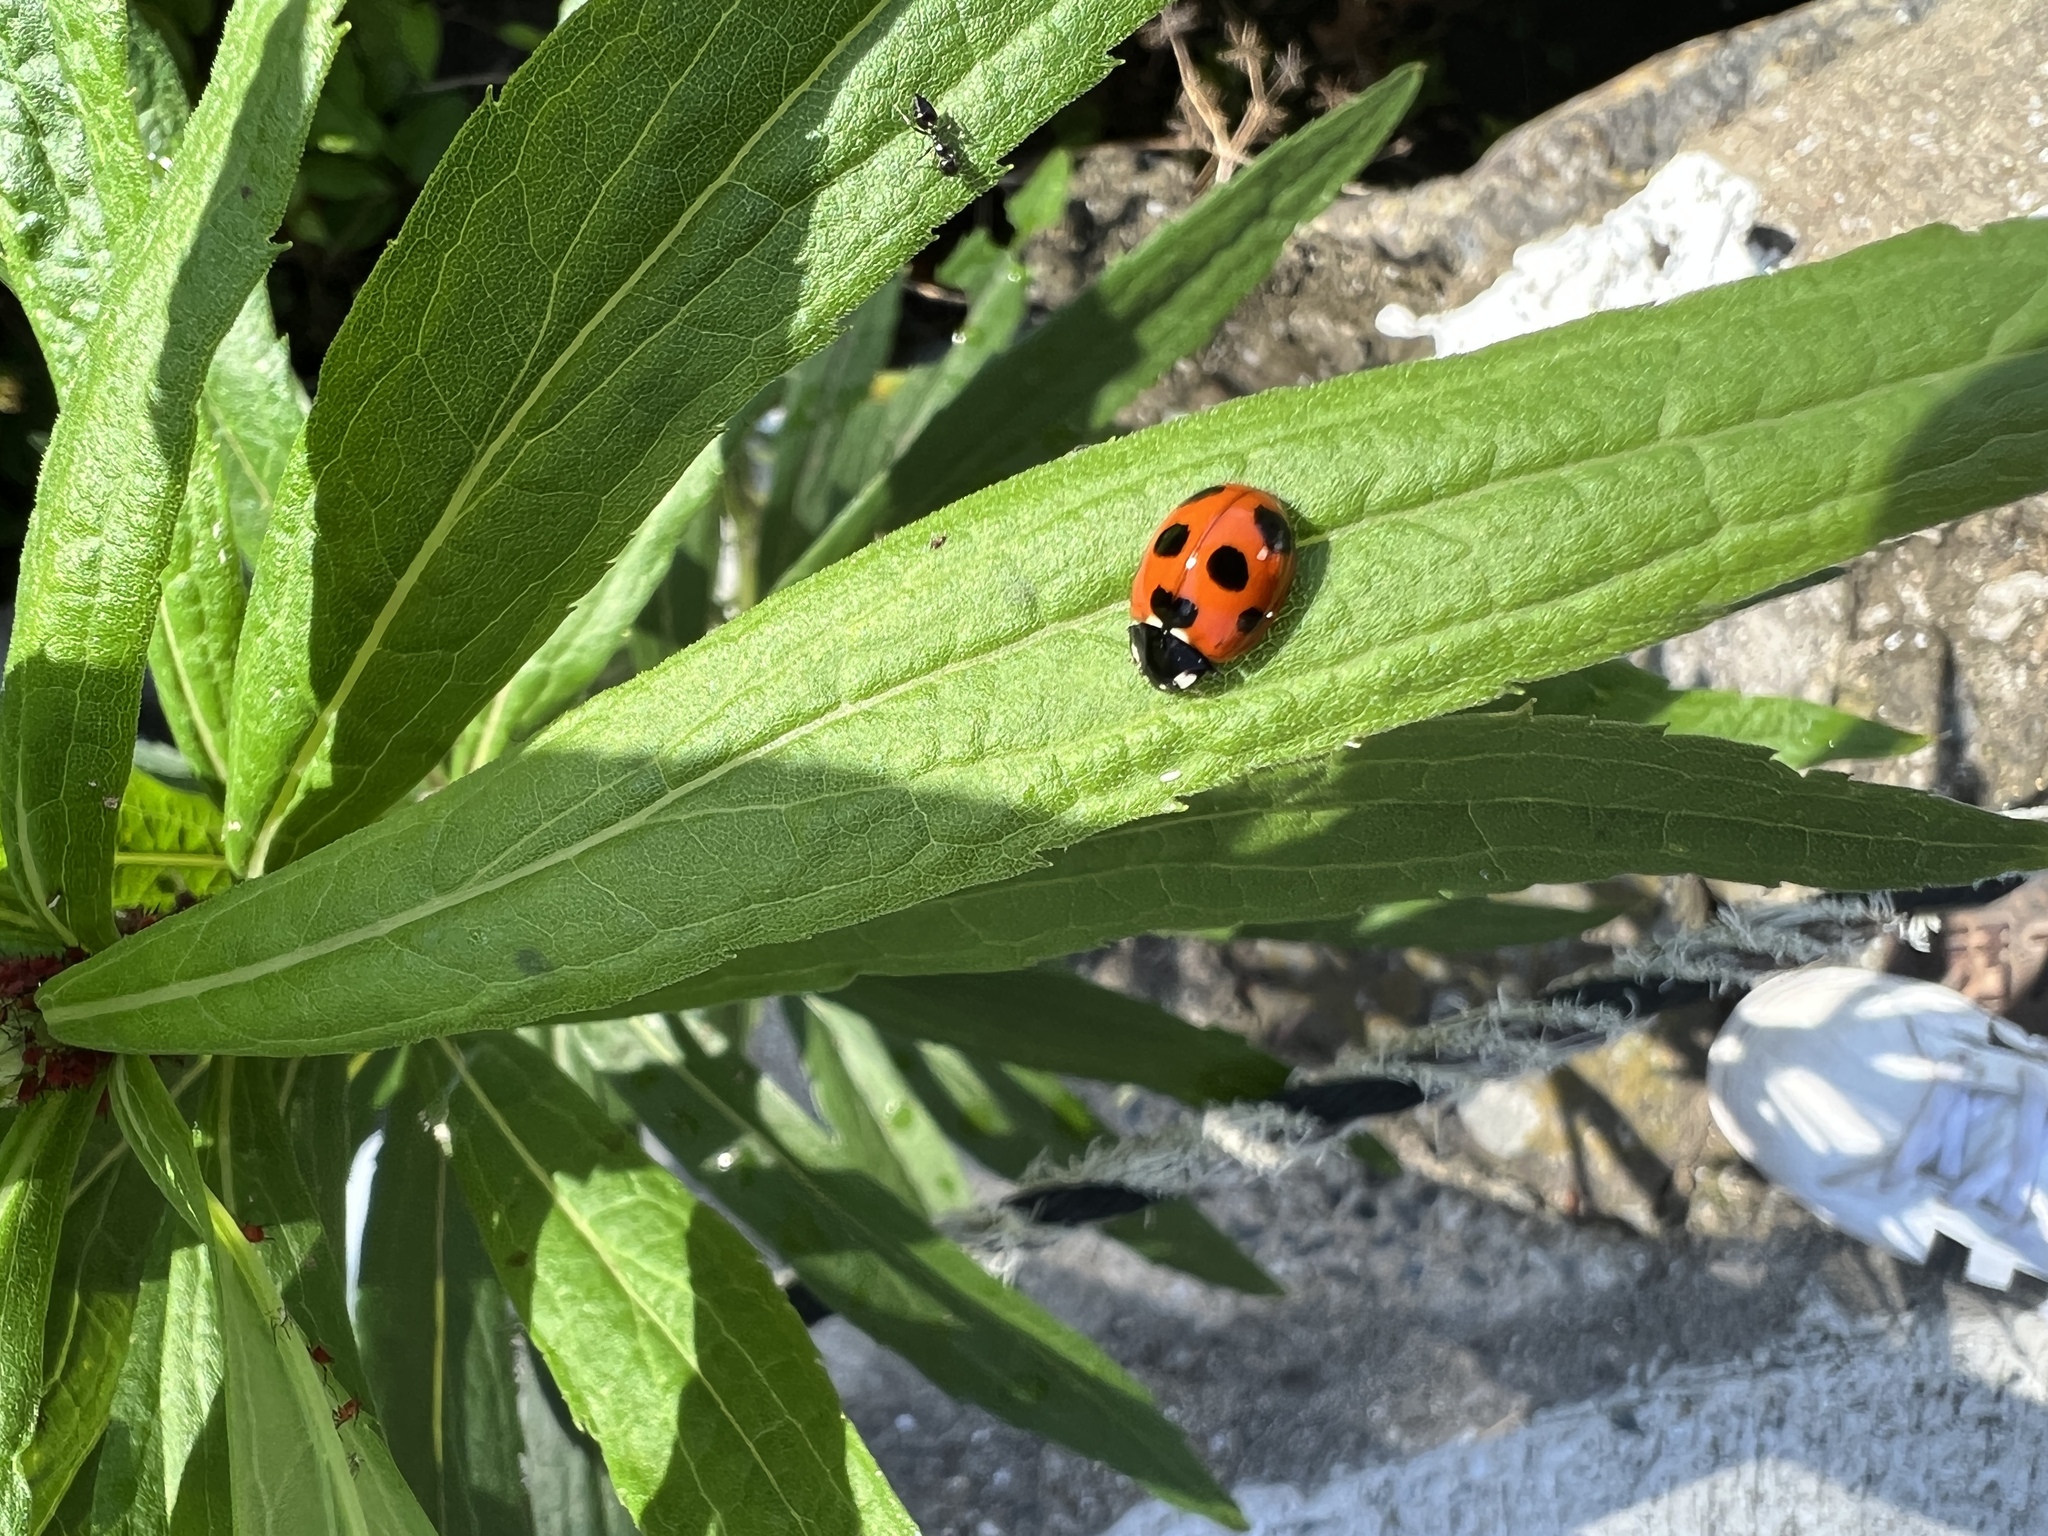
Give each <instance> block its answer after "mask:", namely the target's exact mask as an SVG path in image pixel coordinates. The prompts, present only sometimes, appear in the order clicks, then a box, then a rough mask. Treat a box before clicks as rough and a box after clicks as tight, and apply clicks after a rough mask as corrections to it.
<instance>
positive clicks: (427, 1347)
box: [356, 1073, 534, 1536]
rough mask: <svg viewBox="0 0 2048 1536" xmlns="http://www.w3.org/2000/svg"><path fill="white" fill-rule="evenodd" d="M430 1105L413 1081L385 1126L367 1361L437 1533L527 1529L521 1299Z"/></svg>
mask: <svg viewBox="0 0 2048 1536" xmlns="http://www.w3.org/2000/svg"><path fill="white" fill-rule="evenodd" d="M421 1075H422V1076H423V1075H424V1074H423V1073H422V1074H421ZM426 1107H427V1105H426V1099H425V1096H424V1095H423V1094H422V1093H421V1092H420V1091H419V1090H418V1088H417V1087H416V1086H411V1085H409V1086H408V1087H406V1088H405V1089H402V1090H401V1091H400V1093H399V1095H398V1097H397V1098H396V1099H394V1100H393V1101H392V1104H391V1113H390V1114H389V1116H387V1117H386V1120H385V1124H384V1145H383V1147H382V1149H381V1150H380V1151H379V1152H378V1154H377V1175H376V1179H375V1181H374V1182H373V1183H372V1185H371V1187H370V1207H369V1215H368V1217H367V1219H366V1221H365V1223H364V1227H363V1259H362V1272H361V1278H360V1281H359V1286H360V1289H359V1292H358V1299H357V1302H356V1318H357V1321H358V1323H359V1325H360V1326H361V1328H362V1334H363V1356H364V1363H365V1364H366V1365H367V1366H368V1368H369V1372H370V1376H371V1379H372V1380H373V1381H374V1383H375V1385H376V1391H377V1401H378V1402H379V1403H380V1404H382V1405H383V1423H384V1430H385V1433H386V1434H387V1435H388V1436H389V1437H390V1442H391V1448H392V1455H393V1457H394V1459H395V1460H396V1461H397V1463H398V1467H399V1470H400V1471H401V1472H403V1473H404V1474H405V1480H406V1482H407V1483H408V1484H409V1485H410V1486H411V1488H412V1491H413V1494H414V1495H415V1496H416V1497H417V1498H418V1499H419V1501H420V1507H421V1508H423V1509H425V1510H426V1511H427V1512H428V1514H429V1515H430V1516H431V1517H432V1519H433V1521H434V1527H435V1529H436V1530H437V1531H439V1532H440V1536H520V1533H531V1532H533V1530H534V1520H533V1515H532V1512H531V1511H530V1510H529V1508H528V1506H527V1494H526V1489H525V1487H524V1486H523V1485H522V1484H521V1481H520V1471H519V1468H520V1459H521V1443H522V1442H521V1433H520V1421H519V1414H518V1403H517V1393H516V1388H515V1386H514V1382H513V1376H512V1308H511V1303H510V1302H509V1301H507V1300H506V1297H505V1292H504V1291H503V1289H501V1288H500V1286H499V1285H498V1279H497V1276H496V1275H495V1274H494V1273H493V1272H492V1269H491V1261H490V1256H489V1255H488V1254H486V1253H485V1252H484V1246H483V1239H482V1238H481V1237H479V1236H478V1234H477V1230H476V1223H475V1222H474V1221H472V1220H471V1218H470V1214H469V1207H468V1206H467V1205H466V1204H464V1203H463V1199H462V1195H461V1192H460V1191H459V1190H458V1189H457V1188H456V1187H455V1174H454V1170H453V1169H451V1168H450V1167H449V1165H448V1159H447V1158H446V1157H445V1156H443V1155H442V1153H441V1149H440V1148H439V1147H438V1146H436V1145H435V1143H434V1138H433V1136H432V1135H431V1134H430V1133H429V1132H428V1129H427V1126H426V1124H425V1122H424V1121H423V1119H422V1115H423V1114H424V1112H425V1110H426Z"/></svg>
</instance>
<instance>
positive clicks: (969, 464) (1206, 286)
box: [785, 65, 1422, 581]
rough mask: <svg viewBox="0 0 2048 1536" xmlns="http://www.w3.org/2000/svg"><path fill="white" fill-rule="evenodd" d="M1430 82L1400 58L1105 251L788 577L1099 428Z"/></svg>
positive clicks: (1268, 264) (1249, 278)
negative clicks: (1071, 293)
mask: <svg viewBox="0 0 2048 1536" xmlns="http://www.w3.org/2000/svg"><path fill="white" fill-rule="evenodd" d="M1421 81H1422V71H1421V69H1420V67H1419V66H1416V65H1407V66H1404V67H1403V68H1401V69H1397V70H1395V71H1394V72H1393V73H1392V74H1390V75H1388V76H1387V77H1386V78H1385V79H1383V80H1381V81H1379V82H1378V83H1377V84H1376V85H1374V86H1373V87H1372V89H1370V90H1369V91H1366V92H1365V93H1364V94H1363V95H1361V96H1358V97H1356V98H1354V99H1353V100H1351V101H1349V102H1347V103H1345V104H1344V105H1343V106H1341V107H1338V108H1337V109H1336V110H1334V111H1332V112H1330V113H1328V114H1326V115H1325V116H1323V117H1321V118H1318V119H1317V120H1316V121H1315V122H1313V123H1311V124H1309V126H1308V127H1306V128H1303V129H1302V130H1301V131H1300V132H1298V133H1295V134H1292V135H1290V136H1289V137H1287V138H1285V139H1283V140H1281V141H1280V142H1279V143H1278V144H1276V145H1274V146H1273V147H1272V148H1271V149H1268V150H1267V151H1266V152H1265V153H1264V154H1262V155H1260V156H1259V158H1258V159H1257V160H1255V161H1253V162H1252V164H1251V166H1250V168H1249V169H1247V170H1246V171H1245V172H1243V174H1241V175H1239V176H1236V177H1234V178H1232V179H1231V180H1230V181H1229V182H1227V183H1225V184H1224V185H1222V186H1219V187H1216V188H1215V189H1213V190H1212V191H1211V192H1210V193H1209V194H1208V195H1207V196H1206V197H1204V198H1202V199H1201V200H1200V201H1199V202H1197V203H1196V204H1195V205H1194V207H1192V208H1190V209H1189V210H1188V211H1187V212H1186V213H1185V214H1183V215H1182V216H1181V217H1179V218H1178V219H1175V220H1174V221H1173V222H1171V223H1169V224H1167V225H1165V226H1163V227H1162V228H1160V229H1159V230H1158V231H1157V232H1155V233H1154V234H1153V235H1152V236H1151V237H1150V238H1149V239H1147V240H1146V241H1145V243H1144V244H1142V245H1140V246H1139V247H1138V248H1137V249H1136V250H1133V251H1131V252H1130V253H1129V254H1128V255H1126V256H1124V257H1122V258H1120V259H1119V260H1117V261H1115V262H1112V263H1111V264H1110V266H1109V269H1108V270H1107V271H1105V272H1104V273H1103V274H1102V277H1101V278H1100V279H1099V280H1098V281H1097V282H1095V283H1094V284H1092V285H1091V286H1090V287H1088V288H1086V289H1084V290H1083V291H1082V292H1081V294H1080V295H1079V296H1078V297H1077V298H1076V299H1075V300H1074V301H1073V302H1072V303H1070V304H1068V305H1066V306H1065V307H1064V308H1062V309H1061V310H1060V311H1059V312H1058V313H1057V314H1055V315H1053V316H1052V318H1051V319H1049V320H1047V321H1046V323H1045V324H1043V325H1041V326H1039V327H1038V329H1037V330H1035V331H1033V332H1032V333H1031V334H1030V335H1029V336H1027V337H1026V338H1025V339H1024V340H1023V341H1022V342H1020V343H1018V345H1017V346H1015V347H1013V348H1012V349H1011V350H1010V351H1009V352H1008V353H1006V354H1005V355H1004V356H1003V357H1001V358H999V359H997V360H996V361H995V362H993V363H991V364H990V365H989V366H988V367H987V368H986V369H984V370H982V371H981V372H980V373H979V374H978V375H977V376H976V377H975V379H974V381H973V382H972V383H970V384H968V385H967V386H966V387H965V388H964V389H963V390H962V391H961V392H960V394H959V396H958V397H957V398H956V399H954V400H952V401H951V402H950V403H948V404H947V406H946V407H945V409H944V410H942V411H940V412H938V413H937V414H936V415H935V416H934V417H933V418H932V420H931V423H930V425H929V426H927V427H926V428H925V429H924V431H923V432H922V433H921V434H920V435H919V436H918V438H917V440H916V441H915V442H914V443H913V444H911V445H910V446H909V447H908V448H907V449H906V450H905V451H904V453H903V454H902V456H901V457H900V458H898V459H897V460H896V462H895V463H894V464H893V465H892V466H890V468H889V470H888V472H887V474H886V476H885V477H884V479H883V480H882V481H881V482H880V483H878V484H876V485H873V486H870V487H869V488H867V489H866V490H864V491H863V492H862V493H861V495H860V497H859V498H858V499H857V500H856V501H854V502H853V503H852V504H851V505H849V506H848V507H847V508H846V509H845V511H843V512H842V513H841V514H840V515H839V516H838V517H837V518H835V519H834V520H833V523H832V525H831V526H830V527H829V528H828V529H826V531H825V532H824V533H823V534H822V535H821V536H820V537H819V539H818V541H817V542H816V543H815V544H814V545H812V546H811V548H809V549H808V550H806V551H805V552H804V555H803V558H802V559H801V560H799V561H798V562H797V563H796V564H795V565H793V566H792V567H791V569H790V571H789V573H788V576H787V577H786V578H785V579H786V580H789V581H794V580H797V579H800V578H801V577H804V576H808V575H810V574H811V573H812V572H814V571H818V570H822V569H823V568H824V567H825V566H826V565H829V564H830V563H831V562H832V561H834V560H837V559H840V558H841V557H843V556H845V555H848V554H851V553H852V552H853V551H854V550H856V549H858V548H859V547H860V546H861V545H862V544H863V543H865V542H866V541H867V540H868V538H869V537H871V536H872V535H873V534H874V533H875V532H876V530H878V529H882V528H888V527H893V526H894V525H895V524H897V523H900V522H904V521H907V520H908V519H910V518H913V517H917V516H921V515H922V514H924V513H926V512H929V511H931V510H932V509H933V508H935V507H942V506H944V505H945V504H946V503H947V502H949V501H954V500H956V499H958V498H959V497H962V496H965V495H967V494H968V493H969V492H971V491H978V490H980V489H981V488H982V487H983V486H986V485H993V484H994V483H995V482H996V481H998V480H1000V479H1002V478H1003V476H1005V475H1011V474H1015V473H1016V472H1017V471H1018V470H1021V469H1026V468H1028V467H1030V466H1031V465H1033V464H1042V463H1044V462H1045V461H1046V460H1047V459H1051V458H1056V457H1058V456H1059V455H1060V454H1062V453H1065V452H1066V451H1067V450H1068V449H1069V448H1072V447H1074V446H1075V445H1076V444H1079V443H1085V442H1088V441H1090V440H1091V439H1093V438H1096V437H1100V436H1101V435H1102V434H1103V433H1104V432H1105V431H1107V430H1108V428H1109V426H1110V423H1111V421H1112V419H1113V418H1114V417H1115V415H1116V413H1117V412H1118V411H1120V410H1122V409H1123V408H1124V407H1125V406H1126V405H1128V404H1130V403H1131V401H1132V400H1134V399H1136V398H1137V396H1138V393H1139V391H1141V390H1143V389H1144V388H1145V387H1146V386H1147V385H1149V384H1151V383H1152V382H1153V381H1154V380H1155V379H1157V378H1158V377H1159V376H1160V375H1161V374H1163V373H1164V372H1165V371H1166V370H1167V369H1168V368H1169V367H1171V366H1172V365H1173V363H1174V362H1175V361H1176V360H1178V359H1179V358H1182V357H1185V356H1187V355H1188V354H1189V353H1191V352H1193V351H1195V350H1196V349H1198V348H1199V347H1201V346H1202V344H1203V343H1204V342H1206V341H1207V340H1208V339H1209V337H1210V335H1211V333H1213V332H1214V331H1215V329H1216V327H1217V326H1219V325H1221V324H1222V323H1223V321H1224V319H1225V318H1226V317H1227V316H1228V315H1229V314H1230V312H1231V311H1232V310H1233V309H1235V308H1236V307H1237V305H1238V301H1239V300H1241V299H1242V298H1243V297H1244V296H1245V295H1246V294H1248V293H1250V292H1251V291H1252V289H1254V288H1255V287H1257V286H1258V285H1259V283H1260V282H1261V281H1262V280H1263V279H1264V278H1265V276H1266V274H1267V272H1269V271H1270V270H1271V269H1272V266H1273V263H1274V262H1275V261H1276V260H1278V259H1279V256H1280V252H1281V251H1282V250H1283V249H1285V247H1286V244H1287V239H1288V237H1289V236H1290V235H1292V234H1293V233H1294V230H1295V228H1296V226H1297V225H1299V224H1300V223H1301V222H1302V221H1303V220H1305V219H1310V218H1313V217H1314V216H1315V215H1316V214H1318V213H1320V212H1321V211H1322V210H1323V208H1324V207H1326V206H1327V205H1328V204H1329V202H1330V199H1331V198H1333V197H1335V196H1336V195H1337V193H1338V191H1339V190H1340V189H1341V188H1342V187H1343V185H1344V183H1345V182H1346V181H1348V180H1350V179H1351V178H1352V177H1353V176H1356V175H1357V174H1358V172H1359V171H1360V170H1361V169H1363V167H1364V166H1365V164H1366V162H1367V161H1369V160H1371V159H1372V157H1373V155H1374V154H1375V153H1376V152H1377V151H1378V149H1379V147H1380V145H1381V144H1382V143H1383V142H1384V141H1385V140H1386V138H1387V135H1389V134H1390V133H1392V132H1393V131H1394V129H1395V127H1396V126H1398V125H1399V123H1400V121H1401V119H1402V117H1403V116H1404V115H1405V114H1406V113H1407V111H1408V106H1409V103H1410V102H1412V101H1413V100H1414V99H1415V92H1416V90H1417V88H1418V87H1419V86H1420V84H1421ZM1194 488H1195V485H1194V483H1190V485H1189V489H1190V490H1192V489H1194Z"/></svg>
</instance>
